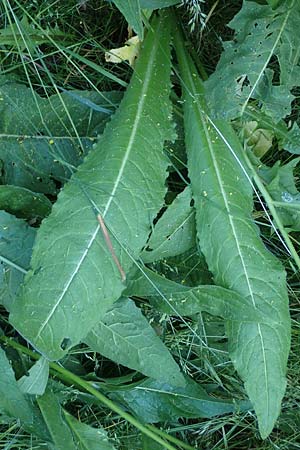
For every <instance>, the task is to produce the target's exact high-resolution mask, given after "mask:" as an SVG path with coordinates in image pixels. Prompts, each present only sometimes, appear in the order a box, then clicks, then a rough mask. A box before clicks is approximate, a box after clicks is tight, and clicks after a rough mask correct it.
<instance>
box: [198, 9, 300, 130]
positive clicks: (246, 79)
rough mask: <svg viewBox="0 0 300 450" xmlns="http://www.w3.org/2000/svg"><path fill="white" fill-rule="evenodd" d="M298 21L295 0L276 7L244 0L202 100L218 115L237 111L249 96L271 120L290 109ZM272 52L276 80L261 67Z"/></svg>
mask: <svg viewBox="0 0 300 450" xmlns="http://www.w3.org/2000/svg"><path fill="white" fill-rule="evenodd" d="M299 21H300V6H299V2H298V1H297V0H285V1H284V2H282V5H280V6H279V7H278V8H277V9H276V10H273V9H272V8H271V6H269V5H259V4H257V3H256V2H252V1H247V0H244V2H243V6H242V9H241V10H240V11H239V13H238V14H237V15H236V16H235V17H234V19H233V20H232V21H231V22H230V23H229V26H230V27H231V28H232V29H234V30H235V36H234V40H232V41H226V42H225V43H224V52H223V54H222V56H221V59H220V61H219V63H218V65H217V68H216V70H215V72H214V73H213V74H212V75H211V76H210V78H209V80H208V81H207V83H206V87H207V93H208V95H207V100H208V103H209V105H210V106H211V107H212V110H213V112H214V113H215V114H216V115H217V116H218V117H228V118H233V117H236V116H239V115H240V114H243V113H244V111H245V108H246V106H247V104H248V102H249V100H250V99H251V98H258V99H259V100H260V102H261V103H262V107H263V109H264V110H265V111H266V112H267V113H268V114H269V115H271V116H272V117H274V119H275V120H276V121H278V120H279V119H280V118H281V117H284V116H286V115H288V114H289V113H290V111H291V101H292V100H293V98H294V97H293V95H292V94H291V92H290V91H291V89H292V88H293V87H294V86H298V85H299V79H300V78H299V76H300V67H299V52H298V48H299V45H300V38H299V33H298V32H297V29H298V26H299ZM274 55H276V57H277V58H278V62H279V66H280V83H279V85H278V82H276V83H273V82H272V79H273V71H271V70H270V69H267V66H268V64H269V63H270V60H271V58H272V57H273V56H274ZM266 69H267V71H266Z"/></svg>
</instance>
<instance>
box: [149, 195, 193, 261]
mask: <svg viewBox="0 0 300 450" xmlns="http://www.w3.org/2000/svg"><path fill="white" fill-rule="evenodd" d="M191 201H192V193H191V190H190V188H189V187H186V188H185V189H184V191H182V192H181V193H180V194H178V196H177V197H176V198H175V200H174V201H173V203H171V205H169V206H168V208H167V210H166V211H165V213H164V214H163V216H162V217H161V218H160V219H159V221H158V222H157V224H156V225H155V227H154V229H153V232H152V234H151V236H150V239H149V241H148V243H147V247H146V249H145V250H144V252H143V253H142V255H141V257H142V259H143V261H144V262H145V263H149V262H152V261H157V260H159V259H163V258H168V257H170V256H176V255H180V253H184V252H185V251H187V250H189V249H190V248H191V247H193V246H194V245H195V236H196V229H195V213H194V209H193V207H192V206H191Z"/></svg>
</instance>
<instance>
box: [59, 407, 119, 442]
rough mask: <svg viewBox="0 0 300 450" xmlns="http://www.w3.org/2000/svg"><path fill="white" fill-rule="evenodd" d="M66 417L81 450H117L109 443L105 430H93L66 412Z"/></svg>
mask: <svg viewBox="0 0 300 450" xmlns="http://www.w3.org/2000/svg"><path fill="white" fill-rule="evenodd" d="M64 416H65V418H66V421H67V423H68V425H69V427H70V428H71V430H72V431H73V435H74V437H75V440H76V441H77V444H78V448H79V449H80V450H115V447H114V446H113V444H111V443H110V442H109V440H108V437H107V433H106V431H105V430H104V429H103V428H101V427H99V426H97V428H93V427H91V426H89V425H87V424H85V423H83V422H79V421H78V420H76V419H75V417H73V416H71V414H69V413H67V412H66V411H64Z"/></svg>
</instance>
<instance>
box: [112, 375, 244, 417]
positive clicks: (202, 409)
mask: <svg viewBox="0 0 300 450" xmlns="http://www.w3.org/2000/svg"><path fill="white" fill-rule="evenodd" d="M111 397H112V398H114V399H117V400H119V401H120V402H121V403H124V404H125V405H126V406H127V407H128V408H130V410H131V411H132V412H133V413H134V414H136V415H137V416H138V417H139V418H140V419H142V420H144V421H145V422H147V423H149V422H152V423H153V422H154V423H155V422H162V421H165V420H176V419H178V418H179V417H185V418H199V417H214V416H218V415H221V414H226V413H231V412H233V411H237V410H238V409H239V405H238V404H237V403H234V402H232V401H230V400H227V401H226V400H221V399H218V398H215V397H212V396H209V395H208V394H207V393H206V391H205V390H204V389H203V388H202V387H201V386H200V385H199V384H197V383H196V382H195V381H193V380H191V379H188V378H187V379H186V386H185V387H182V388H181V387H180V388H179V387H174V386H169V385H167V384H165V383H160V382H158V381H153V380H146V381H145V382H143V383H142V384H140V385H139V386H136V387H134V388H132V389H129V390H123V391H118V392H114V393H113V394H111ZM249 407H251V405H250V404H249V402H241V404H240V408H241V409H242V408H246V409H247V408H249Z"/></svg>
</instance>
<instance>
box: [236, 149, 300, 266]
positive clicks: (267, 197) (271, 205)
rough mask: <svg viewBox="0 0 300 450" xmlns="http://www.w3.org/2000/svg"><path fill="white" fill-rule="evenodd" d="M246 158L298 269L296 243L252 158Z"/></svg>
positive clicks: (299, 261) (299, 263) (299, 260)
mask: <svg viewBox="0 0 300 450" xmlns="http://www.w3.org/2000/svg"><path fill="white" fill-rule="evenodd" d="M245 159H246V162H247V165H248V167H249V169H250V170H251V173H252V176H253V180H254V182H255V184H256V186H257V187H258V189H259V191H260V192H261V194H262V196H263V197H264V199H265V201H266V203H267V205H268V208H269V211H270V213H271V215H272V217H273V219H274V221H275V223H276V225H277V227H278V229H279V231H280V233H281V236H282V237H283V239H284V242H285V244H286V246H287V248H288V250H289V252H290V254H291V256H292V258H293V259H294V261H295V263H296V265H297V267H298V269H299V270H300V258H299V255H298V253H297V251H296V249H295V247H294V245H293V243H292V241H291V239H290V237H289V235H288V233H287V232H286V230H285V228H284V226H283V223H282V221H281V220H280V217H279V215H278V214H277V211H276V208H275V205H274V202H273V200H272V198H271V196H270V194H269V193H268V191H267V189H266V188H265V186H264V185H263V182H262V181H261V179H260V177H259V176H258V175H257V173H256V170H255V168H254V167H253V165H252V163H251V161H250V159H249V158H248V156H247V155H246V154H245Z"/></svg>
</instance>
